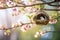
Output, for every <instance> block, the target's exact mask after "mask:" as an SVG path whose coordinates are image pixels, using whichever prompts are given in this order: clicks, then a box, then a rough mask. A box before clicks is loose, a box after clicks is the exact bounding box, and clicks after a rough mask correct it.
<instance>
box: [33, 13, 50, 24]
mask: <svg viewBox="0 0 60 40" xmlns="http://www.w3.org/2000/svg"><path fill="white" fill-rule="evenodd" d="M33 20H34V21H35V23H36V24H42V25H47V24H48V22H49V16H48V15H47V14H46V13H45V12H40V13H39V14H37V15H35V16H34V17H33Z"/></svg>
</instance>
